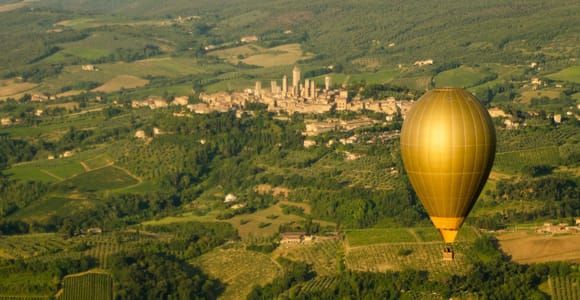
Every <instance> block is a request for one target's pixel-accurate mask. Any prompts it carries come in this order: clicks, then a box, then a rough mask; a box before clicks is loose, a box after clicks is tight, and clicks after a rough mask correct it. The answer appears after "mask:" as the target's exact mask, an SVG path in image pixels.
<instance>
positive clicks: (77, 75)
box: [44, 57, 233, 91]
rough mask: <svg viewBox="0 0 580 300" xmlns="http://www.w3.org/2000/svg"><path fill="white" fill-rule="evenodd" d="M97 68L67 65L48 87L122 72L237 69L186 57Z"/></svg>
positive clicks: (176, 73) (184, 72) (185, 72)
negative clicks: (88, 69)
mask: <svg viewBox="0 0 580 300" xmlns="http://www.w3.org/2000/svg"><path fill="white" fill-rule="evenodd" d="M95 67H96V68H97V69H98V71H93V72H88V71H83V70H82V69H81V66H80V65H72V66H66V67H65V68H64V69H63V71H62V73H61V74H59V75H58V76H54V77H50V78H48V79H46V80H45V81H44V86H45V87H46V89H48V90H53V91H56V90H59V89H60V88H62V87H63V86H65V85H71V84H74V83H79V82H98V83H101V84H105V83H106V82H108V81H111V80H113V79H114V78H116V77H117V76H119V75H126V76H133V77H137V78H144V77H147V76H162V77H169V78H175V77H179V76H186V75H198V74H205V73H211V72H214V71H230V70H232V69H233V67H232V66H228V65H223V64H215V65H214V64H211V65H200V64H198V62H197V61H196V60H195V59H193V58H182V57H160V58H154V59H145V60H140V61H134V62H129V63H126V62H118V63H106V64H99V65H95ZM142 80H144V79H142ZM133 81H134V80H133ZM110 84H112V82H111V83H110Z"/></svg>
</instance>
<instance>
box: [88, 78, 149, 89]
mask: <svg viewBox="0 0 580 300" xmlns="http://www.w3.org/2000/svg"><path fill="white" fill-rule="evenodd" d="M148 83H149V80H146V79H142V78H139V77H136V76H131V75H119V76H117V77H115V78H113V79H111V80H109V81H107V82H105V83H104V84H103V85H101V86H99V87H97V88H95V89H93V90H92V91H93V92H103V93H111V92H116V91H120V90H122V89H134V88H138V87H143V86H146V85H147V84H148Z"/></svg>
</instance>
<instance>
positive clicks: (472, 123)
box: [401, 88, 496, 243]
mask: <svg viewBox="0 0 580 300" xmlns="http://www.w3.org/2000/svg"><path fill="white" fill-rule="evenodd" d="M495 145H496V138H495V129H494V127H493V123H492V120H491V117H490V116H489V114H488V112H487V110H486V109H485V108H484V107H483V106H482V105H481V104H480V102H479V101H478V100H477V98H475V97H474V96H473V95H472V94H471V93H469V92H467V91H465V90H463V89H455V88H441V89H435V90H432V91H429V92H427V93H426V94H425V95H423V97H421V98H420V99H419V101H418V102H417V103H416V104H415V105H414V106H413V108H412V109H411V111H410V112H409V113H408V114H407V117H406V119H405V122H404V123H403V128H402V130H401V153H402V157H403V163H404V165H405V169H406V170H407V174H408V176H409V179H410V181H411V185H412V186H413V188H414V189H415V191H416V192H417V195H418V196H419V198H420V199H421V202H422V203H423V205H424V206H425V209H426V210H427V212H428V213H429V216H430V217H431V220H432V221H433V224H434V225H435V227H437V229H439V231H440V232H441V234H442V236H443V238H444V240H445V242H447V243H452V242H453V241H454V240H455V237H456V235H457V231H458V230H459V228H460V227H461V224H462V223H463V221H464V220H465V217H466V216H467V215H468V214H469V212H470V211H471V208H472V207H473V205H474V203H475V201H476V200H477V197H478V196H479V193H480V192H481V190H482V188H483V186H484V185H485V182H486V180H487V178H488V176H489V172H490V170H491V167H492V165H493V160H494V157H495Z"/></svg>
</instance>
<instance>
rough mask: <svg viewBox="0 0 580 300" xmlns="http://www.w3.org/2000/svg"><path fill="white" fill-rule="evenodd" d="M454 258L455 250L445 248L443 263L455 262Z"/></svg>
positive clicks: (448, 247)
mask: <svg viewBox="0 0 580 300" xmlns="http://www.w3.org/2000/svg"><path fill="white" fill-rule="evenodd" d="M454 258H455V253H454V252H453V248H451V247H450V246H445V248H443V261H453V259H454Z"/></svg>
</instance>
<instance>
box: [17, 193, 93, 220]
mask: <svg viewBox="0 0 580 300" xmlns="http://www.w3.org/2000/svg"><path fill="white" fill-rule="evenodd" d="M94 205H95V203H93V202H92V201H91V200H87V199H70V198H65V197H58V196H54V197H48V198H46V199H44V200H41V201H36V202H34V203H32V204H31V205H29V206H27V207H25V208H23V209H20V210H18V211H17V212H16V213H14V214H12V215H10V218H14V219H23V220H35V221H41V220H46V219H48V218H50V217H51V216H69V215H73V214H75V213H77V212H79V211H83V210H86V209H89V208H92V207H94Z"/></svg>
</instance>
